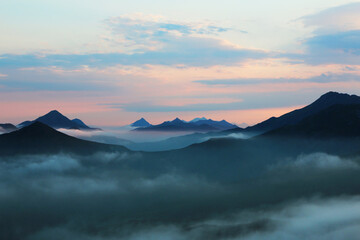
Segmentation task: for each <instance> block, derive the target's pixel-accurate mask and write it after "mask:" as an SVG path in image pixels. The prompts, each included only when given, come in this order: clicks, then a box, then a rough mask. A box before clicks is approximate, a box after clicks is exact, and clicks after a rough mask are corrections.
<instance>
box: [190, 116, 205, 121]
mask: <svg viewBox="0 0 360 240" xmlns="http://www.w3.org/2000/svg"><path fill="white" fill-rule="evenodd" d="M200 120H208V119H207V118H206V117H201V118H194V119H193V120H191V121H190V122H197V121H200Z"/></svg>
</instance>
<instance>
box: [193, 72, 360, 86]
mask: <svg viewBox="0 0 360 240" xmlns="http://www.w3.org/2000/svg"><path fill="white" fill-rule="evenodd" d="M359 80H360V76H359V75H357V74H344V73H343V74H336V73H324V74H321V75H319V76H314V77H309V78H235V79H212V80H196V81H193V82H195V83H201V84H204V85H210V86H211V85H223V86H233V85H252V84H267V83H270V84H271V83H304V82H311V83H333V82H345V81H359Z"/></svg>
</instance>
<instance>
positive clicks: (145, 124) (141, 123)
mask: <svg viewBox="0 0 360 240" xmlns="http://www.w3.org/2000/svg"><path fill="white" fill-rule="evenodd" d="M131 126H132V127H149V126H151V124H150V123H149V122H148V121H146V119H145V118H143V117H142V118H140V119H139V120H137V121H135V122H133V123H132V124H131Z"/></svg>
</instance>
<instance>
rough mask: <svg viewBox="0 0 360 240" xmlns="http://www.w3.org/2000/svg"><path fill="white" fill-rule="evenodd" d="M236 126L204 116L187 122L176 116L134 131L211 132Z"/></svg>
mask: <svg viewBox="0 0 360 240" xmlns="http://www.w3.org/2000/svg"><path fill="white" fill-rule="evenodd" d="M233 128H237V126H236V125H234V124H231V123H228V122H227V121H225V120H222V121H214V120H212V119H206V118H195V119H193V120H191V121H189V122H186V121H184V120H181V119H179V118H176V119H174V120H172V121H166V122H163V123H161V124H159V125H149V126H147V127H140V128H137V129H135V130H136V131H198V132H212V131H222V130H228V129H233Z"/></svg>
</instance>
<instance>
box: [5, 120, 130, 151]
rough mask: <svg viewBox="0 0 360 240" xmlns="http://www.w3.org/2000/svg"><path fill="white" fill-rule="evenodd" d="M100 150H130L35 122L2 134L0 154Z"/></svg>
mask: <svg viewBox="0 0 360 240" xmlns="http://www.w3.org/2000/svg"><path fill="white" fill-rule="evenodd" d="M98 151H128V150H127V149H126V148H124V147H121V146H115V145H106V144H100V143H94V142H89V141H85V140H80V139H77V138H74V137H71V136H68V135H66V134H63V133H61V132H58V131H56V130H55V129H53V128H51V127H49V126H48V125H46V124H43V123H41V122H34V123H32V124H31V125H29V126H26V127H23V128H21V129H20V130H17V131H14V132H11V133H7V134H2V135H0V155H17V154H56V153H77V154H93V153H95V152H98Z"/></svg>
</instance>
